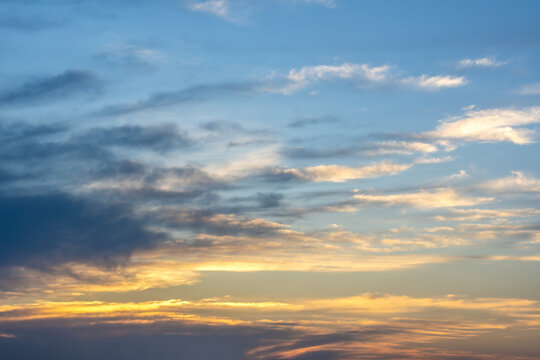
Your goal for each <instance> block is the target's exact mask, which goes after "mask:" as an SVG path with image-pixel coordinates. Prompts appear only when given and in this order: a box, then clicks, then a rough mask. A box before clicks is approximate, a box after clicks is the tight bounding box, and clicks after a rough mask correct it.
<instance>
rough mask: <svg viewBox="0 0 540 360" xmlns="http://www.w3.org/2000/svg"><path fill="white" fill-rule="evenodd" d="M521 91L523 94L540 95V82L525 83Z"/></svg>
mask: <svg viewBox="0 0 540 360" xmlns="http://www.w3.org/2000/svg"><path fill="white" fill-rule="evenodd" d="M520 93H521V94H523V95H540V83H536V84H529V85H524V86H523V87H522V88H521V91H520Z"/></svg>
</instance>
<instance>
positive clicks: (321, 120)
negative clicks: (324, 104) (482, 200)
mask: <svg viewBox="0 0 540 360" xmlns="http://www.w3.org/2000/svg"><path fill="white" fill-rule="evenodd" d="M338 121H339V119H338V118H337V117H335V116H331V115H328V116H322V117H300V118H297V119H296V120H294V121H292V122H290V123H289V124H288V125H287V126H288V127H291V128H303V127H306V126H309V125H319V124H333V123H337V122H338Z"/></svg>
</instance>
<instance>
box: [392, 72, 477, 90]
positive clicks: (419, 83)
mask: <svg viewBox="0 0 540 360" xmlns="http://www.w3.org/2000/svg"><path fill="white" fill-rule="evenodd" d="M401 82H402V83H403V84H405V85H409V86H412V87H417V88H420V89H425V90H439V89H443V88H453V87H460V86H463V85H466V84H467V80H466V79H465V77H464V76H449V75H446V76H428V75H420V76H416V77H407V78H404V79H402V80H401Z"/></svg>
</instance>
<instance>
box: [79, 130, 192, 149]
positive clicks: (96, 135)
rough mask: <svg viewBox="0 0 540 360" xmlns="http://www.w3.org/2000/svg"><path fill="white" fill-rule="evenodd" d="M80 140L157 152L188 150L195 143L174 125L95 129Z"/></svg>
mask: <svg viewBox="0 0 540 360" xmlns="http://www.w3.org/2000/svg"><path fill="white" fill-rule="evenodd" d="M78 139H80V140H82V141H84V142H87V143H91V144H96V145H104V146H126V147H132V148H150V149H153V150H156V151H167V150H171V149H175V148H186V147H188V146H190V145H193V144H194V142H195V141H194V140H193V139H191V138H190V137H189V136H188V134H187V132H185V131H182V130H179V129H178V128H177V127H176V126H175V125H172V124H161V125H153V126H140V125H125V126H118V127H110V128H94V129H91V130H89V131H87V132H86V133H85V134H83V135H81V136H80V137H79V138H78Z"/></svg>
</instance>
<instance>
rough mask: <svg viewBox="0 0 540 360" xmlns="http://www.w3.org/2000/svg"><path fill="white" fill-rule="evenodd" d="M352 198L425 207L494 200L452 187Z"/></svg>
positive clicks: (390, 204) (362, 200)
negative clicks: (468, 194) (470, 194)
mask: <svg viewBox="0 0 540 360" xmlns="http://www.w3.org/2000/svg"><path fill="white" fill-rule="evenodd" d="M353 198H354V200H356V201H357V202H358V203H360V204H373V205H375V204H380V205H384V206H412V207H416V208H425V209H430V208H445V207H461V206H475V205H479V204H484V203H488V202H491V201H493V200H494V198H492V197H471V196H467V195H465V194H462V193H461V192H459V191H457V190H455V189H452V188H441V189H438V190H434V191H419V192H410V193H401V194H355V195H354V196H353Z"/></svg>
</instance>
